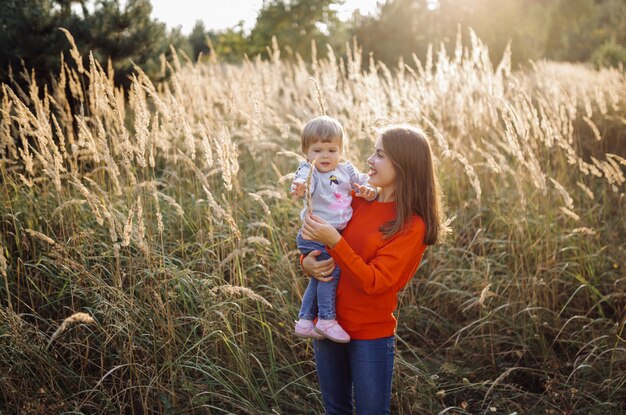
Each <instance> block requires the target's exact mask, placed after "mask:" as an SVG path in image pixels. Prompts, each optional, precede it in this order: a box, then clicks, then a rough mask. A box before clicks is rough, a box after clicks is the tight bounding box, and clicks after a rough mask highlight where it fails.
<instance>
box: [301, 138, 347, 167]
mask: <svg viewBox="0 0 626 415" xmlns="http://www.w3.org/2000/svg"><path fill="white" fill-rule="evenodd" d="M306 158H307V161H309V162H312V161H313V160H317V163H316V164H315V167H316V168H317V171H319V172H320V173H328V172H330V171H333V170H335V168H336V167H337V164H339V160H341V144H340V143H339V140H333V141H331V142H329V143H322V142H320V141H318V142H316V143H313V144H311V145H310V146H309V149H308V150H307V152H306Z"/></svg>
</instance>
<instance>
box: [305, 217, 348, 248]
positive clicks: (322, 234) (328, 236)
mask: <svg viewBox="0 0 626 415" xmlns="http://www.w3.org/2000/svg"><path fill="white" fill-rule="evenodd" d="M302 237H303V238H304V239H308V240H310V241H317V242H320V243H323V244H324V245H327V246H329V247H331V248H334V247H335V245H337V244H338V243H339V241H340V240H341V235H340V234H339V232H338V231H337V229H335V227H334V226H332V225H331V224H330V223H328V222H326V221H325V220H324V219H322V218H320V217H319V216H315V215H314V214H312V213H311V212H308V213H307V214H306V215H305V216H304V223H303V224H302Z"/></svg>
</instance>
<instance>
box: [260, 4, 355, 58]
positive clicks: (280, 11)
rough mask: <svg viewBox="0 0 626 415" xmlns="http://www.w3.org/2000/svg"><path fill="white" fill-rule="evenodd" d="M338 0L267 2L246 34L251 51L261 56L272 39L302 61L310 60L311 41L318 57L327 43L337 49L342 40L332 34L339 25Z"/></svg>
mask: <svg viewBox="0 0 626 415" xmlns="http://www.w3.org/2000/svg"><path fill="white" fill-rule="evenodd" d="M339 3H340V0H271V1H269V2H267V3H266V4H265V5H264V6H263V8H262V9H261V11H260V13H259V16H258V17H257V20H256V25H255V26H254V28H253V29H252V32H251V33H250V43H251V45H250V46H251V52H252V53H253V54H254V53H265V48H266V47H267V46H269V45H271V44H272V37H273V36H275V37H276V40H277V41H278V44H279V46H281V47H287V46H288V47H289V48H290V49H291V50H292V51H293V52H294V53H299V54H300V55H301V56H302V57H304V58H305V60H307V59H309V58H310V57H311V42H312V41H315V43H316V44H317V46H318V49H319V52H320V55H323V54H324V53H325V50H326V48H322V47H321V46H323V45H325V44H331V46H333V45H334V46H337V42H340V43H339V45H341V44H342V43H343V39H337V38H335V37H334V36H333V35H334V34H335V33H336V32H337V29H338V28H339V27H340V25H341V22H340V20H339V18H338V17H337V12H336V10H335V9H334V7H333V6H334V5H337V4H339Z"/></svg>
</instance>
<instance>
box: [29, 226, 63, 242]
mask: <svg viewBox="0 0 626 415" xmlns="http://www.w3.org/2000/svg"><path fill="white" fill-rule="evenodd" d="M24 230H25V231H26V232H27V233H28V234H29V235H30V236H33V237H35V238H37V239H39V240H41V241H44V242H45V243H47V244H50V245H52V246H58V244H57V243H56V242H55V241H54V240H53V239H52V238H50V237H49V236H48V235H45V234H43V233H41V232H38V231H36V230H33V229H24Z"/></svg>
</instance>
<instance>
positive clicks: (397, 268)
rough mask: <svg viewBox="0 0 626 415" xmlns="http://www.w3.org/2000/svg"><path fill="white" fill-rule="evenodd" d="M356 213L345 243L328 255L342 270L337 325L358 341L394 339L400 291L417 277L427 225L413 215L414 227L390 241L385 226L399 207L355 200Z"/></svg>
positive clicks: (347, 231) (347, 229)
mask: <svg viewBox="0 0 626 415" xmlns="http://www.w3.org/2000/svg"><path fill="white" fill-rule="evenodd" d="M352 207H353V209H354V212H353V214H352V219H351V220H350V222H348V226H347V227H346V228H345V229H344V230H343V232H342V238H341V240H340V241H339V243H338V244H337V245H335V247H334V248H333V249H328V252H329V253H330V254H331V255H332V257H333V258H334V259H335V262H336V263H337V265H339V267H340V268H341V276H340V277H339V285H338V286H337V298H336V308H337V321H338V322H339V324H341V326H342V327H343V328H344V329H345V330H346V331H347V332H348V334H350V337H352V338H353V339H358V340H370V339H378V338H381V337H388V336H391V335H393V334H394V333H395V329H396V318H395V317H394V315H393V312H394V311H395V310H396V308H397V306H398V291H400V290H401V289H402V288H403V287H404V286H405V285H406V283H407V282H408V281H409V279H410V278H411V277H413V275H414V274H415V271H416V270H417V267H418V265H419V263H420V261H421V259H422V255H423V254H424V250H425V249H426V244H424V242H423V241H424V235H425V231H426V225H425V223H424V221H423V220H422V218H420V217H419V216H417V215H413V218H412V220H411V223H410V225H409V226H407V227H406V228H405V229H404V230H403V231H402V232H400V233H398V234H396V235H394V236H393V237H392V238H391V239H388V240H385V239H383V236H382V234H381V233H380V232H379V230H378V229H379V228H380V226H381V225H382V224H383V223H385V222H387V221H389V220H391V219H393V218H394V217H395V203H394V202H389V203H380V202H376V201H374V202H366V201H364V200H363V199H361V198H354V199H353V202H352Z"/></svg>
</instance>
